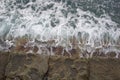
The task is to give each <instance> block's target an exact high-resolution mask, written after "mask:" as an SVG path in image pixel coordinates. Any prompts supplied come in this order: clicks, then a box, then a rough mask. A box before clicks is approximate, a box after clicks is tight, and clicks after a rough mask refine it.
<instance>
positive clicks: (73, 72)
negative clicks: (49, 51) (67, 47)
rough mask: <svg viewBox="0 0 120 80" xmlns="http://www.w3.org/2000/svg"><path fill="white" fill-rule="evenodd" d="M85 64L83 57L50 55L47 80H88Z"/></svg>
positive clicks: (86, 62)
mask: <svg viewBox="0 0 120 80" xmlns="http://www.w3.org/2000/svg"><path fill="white" fill-rule="evenodd" d="M87 65H88V61H87V60H85V59H80V58H70V57H64V56H62V57H60V56H51V57H50V59H49V71H48V80H88V68H87Z"/></svg>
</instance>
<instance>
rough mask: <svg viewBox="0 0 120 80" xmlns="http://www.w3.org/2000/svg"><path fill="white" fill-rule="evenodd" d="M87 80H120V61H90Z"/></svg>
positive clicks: (109, 59)
mask: <svg viewBox="0 0 120 80" xmlns="http://www.w3.org/2000/svg"><path fill="white" fill-rule="evenodd" d="M89 80H120V60H119V59H113V58H94V59H90V77H89Z"/></svg>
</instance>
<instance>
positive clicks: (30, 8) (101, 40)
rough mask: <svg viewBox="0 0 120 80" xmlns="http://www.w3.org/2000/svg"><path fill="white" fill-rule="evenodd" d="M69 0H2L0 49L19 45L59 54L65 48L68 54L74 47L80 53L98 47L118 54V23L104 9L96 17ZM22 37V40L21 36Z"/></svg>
mask: <svg viewBox="0 0 120 80" xmlns="http://www.w3.org/2000/svg"><path fill="white" fill-rule="evenodd" d="M68 1H69V0H68ZM68 1H64V0H1V1H0V40H1V43H0V44H1V45H0V49H1V50H10V48H11V47H13V46H14V47H16V46H19V45H20V46H21V45H22V47H23V48H26V49H25V51H26V52H27V53H33V52H36V53H43V54H46V53H47V54H50V55H54V54H56V53H58V52H55V50H58V51H59V49H60V50H61V52H60V51H59V52H60V54H62V55H64V54H65V52H67V53H68V54H69V55H70V56H71V55H72V54H71V53H70V51H71V50H73V49H76V50H77V51H78V53H80V56H81V57H83V55H84V54H87V57H92V56H93V54H94V52H95V53H96V50H98V49H99V53H100V54H101V52H103V53H105V54H107V53H108V52H115V53H117V55H116V57H118V54H119V53H120V28H119V24H118V23H116V22H115V21H112V19H111V16H109V14H107V13H105V12H104V11H103V12H104V13H103V14H102V15H100V16H99V17H98V16H96V15H95V14H94V13H93V12H91V11H89V10H87V11H85V10H83V9H82V8H81V7H79V6H78V4H77V1H75V2H71V4H68ZM23 37H25V39H27V40H25V42H24V39H23V41H21V40H20V38H21V39H22V38H23ZM17 41H18V42H17ZM19 41H20V42H19ZM20 49H21V47H20ZM81 53H83V54H81Z"/></svg>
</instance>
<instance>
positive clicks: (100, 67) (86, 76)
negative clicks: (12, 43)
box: [0, 52, 120, 80]
mask: <svg viewBox="0 0 120 80" xmlns="http://www.w3.org/2000/svg"><path fill="white" fill-rule="evenodd" d="M119 75H120V59H116V58H99V57H93V58H88V59H86V58H79V57H67V56H60V55H55V56H47V55H40V54H24V53H9V52H8V53H7V52H6V53H5V52H0V80H120V76H119Z"/></svg>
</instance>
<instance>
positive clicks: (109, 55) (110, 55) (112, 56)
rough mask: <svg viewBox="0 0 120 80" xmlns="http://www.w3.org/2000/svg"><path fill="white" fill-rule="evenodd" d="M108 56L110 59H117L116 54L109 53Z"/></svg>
mask: <svg viewBox="0 0 120 80" xmlns="http://www.w3.org/2000/svg"><path fill="white" fill-rule="evenodd" d="M106 55H107V57H109V58H115V57H116V52H108V53H107V54H106Z"/></svg>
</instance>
